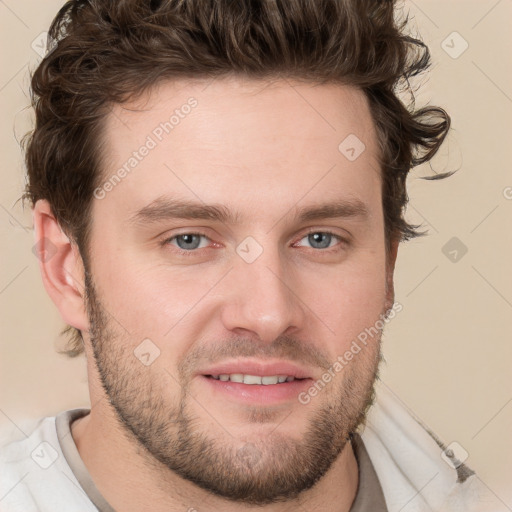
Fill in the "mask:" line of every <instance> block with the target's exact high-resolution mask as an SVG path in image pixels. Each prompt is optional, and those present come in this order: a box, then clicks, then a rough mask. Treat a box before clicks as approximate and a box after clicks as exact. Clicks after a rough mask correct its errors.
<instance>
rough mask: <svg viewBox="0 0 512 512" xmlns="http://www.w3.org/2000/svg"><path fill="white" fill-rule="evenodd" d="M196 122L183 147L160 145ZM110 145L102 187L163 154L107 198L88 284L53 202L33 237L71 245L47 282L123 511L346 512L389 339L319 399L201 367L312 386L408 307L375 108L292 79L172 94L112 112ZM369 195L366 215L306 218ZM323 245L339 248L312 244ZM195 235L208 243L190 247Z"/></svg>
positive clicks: (111, 497)
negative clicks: (276, 371)
mask: <svg viewBox="0 0 512 512" xmlns="http://www.w3.org/2000/svg"><path fill="white" fill-rule="evenodd" d="M190 98H194V100H195V102H196V103H195V106H194V107H193V108H192V109H190V112H189V113H188V114H186V115H185V114H183V113H184V112H185V111H187V112H188V111H189V109H183V108H182V106H183V105H185V104H187V102H189V101H190ZM180 108H181V110H180V112H179V113H180V114H181V115H179V116H178V117H179V122H178V123H177V124H176V125H175V126H174V127H173V128H172V130H169V133H165V132H164V133H160V132H159V131H158V130H157V131H156V132H155V129H156V128H157V127H158V126H160V123H162V122H165V121H166V120H169V117H170V115H171V114H172V112H173V111H175V110H176V109H180ZM155 133H157V134H160V136H161V140H158V137H157V135H155ZM349 134H355V135H357V137H358V138H359V139H360V140H361V141H362V142H363V143H364V145H365V150H364V151H363V152H362V153H361V155H360V156H359V157H358V158H357V159H355V160H354V161H350V160H349V159H347V158H346V156H345V155H344V154H342V153H341V152H340V151H339V149H338V146H339V144H340V143H341V142H342V141H343V140H344V139H345V138H346V137H347V136H348V135H349ZM103 136H104V137H105V140H106V146H105V151H104V167H105V173H104V177H105V180H108V179H109V178H110V177H111V176H112V175H113V174H115V173H116V171H117V170H118V169H119V168H122V166H123V165H124V164H125V163H126V162H127V161H128V159H129V158H130V156H133V151H136V150H138V149H139V148H140V147H141V146H142V145H143V144H145V143H146V142H147V140H148V139H147V137H148V136H150V137H151V138H152V139H154V141H155V142H156V144H155V147H153V148H151V149H150V150H149V151H148V152H147V155H146V156H144V157H143V158H141V159H140V161H139V160H138V162H137V164H136V166H135V167H134V168H133V170H131V171H130V172H129V173H126V175H125V176H124V177H123V178H122V179H121V180H120V181H116V184H115V185H114V186H112V187H108V186H106V187H102V188H101V190H102V191H105V190H106V189H108V191H107V192H105V193H103V192H101V193H98V194H97V196H98V198H95V199H94V200H93V208H92V230H91V239H90V247H89V256H90V258H89V263H88V277H87V279H86V278H85V272H84V265H83V262H82V260H81V258H80V254H79V252H78V250H77V248H76V246H75V245H74V244H72V243H70V241H69V240H68V238H67V236H66V235H65V234H64V233H63V232H62V231H61V230H60V228H59V226H58V225H57V224H56V222H55V219H54V218H53V216H52V214H51V210H50V208H49V205H48V204H47V203H46V202H45V201H39V202H38V203H37V204H36V207H35V209H34V223H35V228H36V233H37V237H38V238H41V239H47V240H51V241H52V243H53V244H54V246H55V247H56V248H57V252H56V255H55V256H54V257H52V258H51V259H49V260H48V261H42V262H41V271H42V275H43V281H44V283H45V286H46V288H47V290H48V293H49V294H50V296H51V297H52V299H53V300H54V302H55V303H56V305H57V307H58V308H59V310H60V312H61V315H62V317H63V319H64V321H65V322H67V323H68V324H70V325H73V326H75V327H77V328H79V329H81V330H82V333H83V336H84V342H85V350H86V358H87V365H88V374H89V387H90V394H91V403H92V409H91V414H90V415H88V416H86V417H85V418H84V419H82V420H79V421H77V422H75V423H74V424H73V429H72V432H73V437H74V439H75V442H76V443H77V446H78V449H79V452H80V455H81V456H82V458H83V460H84V462H85V464H86V466H87V468H88V470H89V472H90V473H91V476H92V477H93V479H94V481H95V483H96V485H97V487H98V489H99V490H100V492H101V493H102V494H103V495H104V496H105V498H106V499H107V500H108V501H109V502H110V503H111V505H112V506H113V507H114V508H116V509H118V510H126V511H129V510H140V507H141V506H143V505H144V504H148V503H150V504H151V508H152V510H187V509H188V508H195V509H197V510H225V511H229V510H243V509H245V508H252V507H251V504H252V505H254V504H257V505H260V508H259V509H261V510H267V509H268V510H276V511H278V510H279V511H280V510H297V506H299V505H300V506H308V507H313V509H314V510H340V511H344V510H345V511H346V510H349V508H350V505H351V503H352V501H353V499H354V496H355V493H356V490H357V483H358V474H357V463H356V461H355V458H354V455H353V452H352V449H351V446H350V443H349V442H348V443H347V439H348V435H349V433H350V432H353V431H354V430H355V429H356V428H357V426H358V425H359V424H360V422H361V421H362V420H363V419H364V414H365V412H366V410H367V407H368V405H369V404H370V402H371V396H372V388H373V384H374V380H375V378H376V372H377V368H378V363H379V360H380V335H379V336H375V337H374V339H372V340H371V341H370V342H369V343H368V345H367V346H365V347H364V348H363V350H361V351H360V352H359V353H358V354H357V355H355V356H354V358H353V359H352V360H351V361H350V363H349V364H347V365H346V367H344V368H343V370H342V371H340V372H337V373H336V376H335V377H334V378H333V379H332V381H331V382H329V384H328V385H326V387H325V388H324V389H322V390H321V391H320V392H318V394H317V395H316V396H314V397H313V398H312V399H311V401H310V402H309V403H307V404H304V403H301V402H300V401H299V400H298V397H297V393H293V394H291V395H290V397H288V398H285V399H280V400H275V399H272V398H269V397H267V396H266V395H265V394H264V393H260V395H258V396H257V397H254V396H253V397H252V398H251V397H249V398H248V397H247V396H244V394H243V392H239V391H238V392H235V391H226V390H223V389H222V390H221V389H220V388H219V387H218V386H217V384H212V381H211V379H209V378H208V377H205V376H204V373H205V371H206V369H208V367H211V365H213V364H214V363H225V362H229V363H233V364H237V363H240V362H252V363H278V362H282V361H286V362H290V363H293V364H294V365H296V366H298V367H300V368H301V370H302V371H303V373H304V374H305V375H306V376H307V377H309V379H310V380H309V381H306V382H305V383H304V389H306V390H307V389H308V387H309V386H310V385H311V384H313V383H314V381H316V380H318V379H319V378H321V376H322V375H323V374H324V373H325V372H326V371H327V370H328V369H329V368H330V367H332V365H333V363H334V362H335V361H336V360H337V358H338V356H339V355H341V354H344V353H345V352H346V351H347V350H348V349H349V348H350V345H351V342H352V341H353V340H354V339H356V337H357V336H358V334H359V333H361V332H362V331H364V330H365V328H368V327H371V326H373V325H375V323H376V321H377V320H379V319H380V318H381V315H383V314H384V313H385V312H386V310H388V309H389V308H390V307H391V306H392V304H393V300H394V292H393V270H394V263H395V259H396V251H397V245H398V244H397V242H394V243H393V244H392V250H391V251H390V253H389V254H386V250H385V239H384V217H383V212H382V197H381V179H380V175H379V166H378V146H377V139H376V134H375V131H374V127H373V122H372V120H371V114H370V112H369V109H368V104H367V102H366V99H365V97H364V95H363V94H362V93H361V92H360V91H358V90H356V89H353V88H350V87H348V86H340V85H321V86H319V85H316V86H313V85H310V84H303V83H302V84H301V83H297V82H292V81H289V80H282V81H281V80H280V81H275V82H272V83H269V82H258V81H250V80H242V79H240V78H230V79H218V80H216V81H214V82H212V83H206V82H199V81H198V82H189V81H187V82H185V81H182V82H176V83H164V84H161V85H160V86H159V87H157V88H155V89H154V90H153V91H152V93H151V95H150V96H145V97H143V98H139V99H137V100H136V101H132V102H131V103H129V104H124V105H122V106H119V105H117V106H114V108H113V111H112V113H111V114H109V115H108V117H107V118H106V122H105V126H104V131H103ZM150 145H151V144H150ZM143 152H144V151H143ZM139 156H140V154H139ZM169 198H173V199H179V200H182V201H195V202H198V203H200V204H201V205H204V204H207V205H212V204H216V205H222V207H224V208H225V209H228V210H229V211H230V212H236V213H237V217H236V220H237V222H236V223H235V222H232V220H234V219H225V220H223V221H219V220H213V219H209V218H203V219H175V218H160V217H161V216H160V215H158V216H157V215H156V214H155V210H154V209H153V210H152V213H151V215H149V213H148V208H147V207H148V205H153V206H155V205H161V204H162V202H164V200H165V199H169ZM356 200H357V201H359V202H360V203H362V204H363V205H364V206H365V208H366V212H367V213H366V215H357V216H349V217H342V218H322V219H314V220H308V221H299V219H298V217H297V215H298V210H299V209H302V208H309V207H312V206H319V205H322V204H325V203H329V202H334V201H337V202H340V201H352V202H354V201H356ZM144 208H146V210H145V211H146V215H145V216H144V215H143V216H141V215H139V216H138V217H137V215H136V214H137V212H140V211H141V210H142V209H144ZM160 213H161V210H160ZM157 217H158V218H157ZM326 232H332V233H334V235H336V236H333V237H332V238H329V237H328V236H327V237H325V235H324V237H322V236H321V235H320V236H319V235H316V237H313V236H308V234H310V233H320V234H321V233H326ZM194 233H200V234H202V235H204V236H203V237H200V238H186V237H185V239H183V238H181V239H179V240H180V241H179V242H178V238H176V237H177V236H178V235H184V234H194ZM173 237H174V238H173ZM247 237H251V238H250V239H248V238H247ZM338 237H340V238H338ZM194 241H196V242H198V244H197V248H194V247H195V245H194V243H193V242H194ZM324 243H325V245H322V244H324ZM191 247H192V248H193V249H192V250H191V249H190V248H191ZM180 248H181V249H182V250H181V252H180ZM184 248H185V249H184ZM237 248H238V250H237ZM240 248H242V249H243V251H240ZM185 252H187V253H188V254H184V253H185ZM249 256H251V257H254V256H257V257H255V259H254V260H253V261H251V262H248V260H247V258H248V257H249ZM244 258H245V259H244ZM143 340H146V341H145V342H144V344H143V345H141V342H143ZM147 340H150V341H147ZM138 347H141V348H138ZM141 354H146V355H144V356H143V357H142V358H141ZM147 354H149V356H148V355H147ZM137 355H138V356H139V357H137ZM142 360H144V361H145V362H146V363H147V362H148V360H150V361H151V364H147V365H146V364H144V363H143V362H142ZM230 373H231V372H230ZM242 373H249V372H242ZM242 386H243V385H242ZM276 386H279V385H276ZM247 387H249V386H247ZM258 387H260V386H258ZM262 387H263V386H261V388H262Z"/></svg>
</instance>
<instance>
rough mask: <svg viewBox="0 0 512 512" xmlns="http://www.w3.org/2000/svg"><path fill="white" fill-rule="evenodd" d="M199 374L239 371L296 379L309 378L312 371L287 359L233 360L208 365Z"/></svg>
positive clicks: (247, 373) (243, 373)
mask: <svg viewBox="0 0 512 512" xmlns="http://www.w3.org/2000/svg"><path fill="white" fill-rule="evenodd" d="M197 373H198V374H199V375H231V374H234V373H241V374H242V375H259V376H261V377H266V376H272V375H286V376H287V377H295V378H296V379H307V378H311V375H312V372H311V371H308V369H307V368H305V367H303V366H301V365H298V364H296V363H292V362H289V361H282V360H281V361H279V360H273V361H268V360H267V361H263V360H254V359H247V360H240V359H237V360H234V361H224V362H222V363H218V364H215V365H213V366H209V367H208V368H204V369H202V370H200V371H198V372H197Z"/></svg>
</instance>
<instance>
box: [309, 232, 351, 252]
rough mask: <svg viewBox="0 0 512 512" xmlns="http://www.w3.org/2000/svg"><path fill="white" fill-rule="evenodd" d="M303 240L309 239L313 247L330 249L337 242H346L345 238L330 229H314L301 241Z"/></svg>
mask: <svg viewBox="0 0 512 512" xmlns="http://www.w3.org/2000/svg"><path fill="white" fill-rule="evenodd" d="M302 240H307V242H308V243H309V244H311V247H312V248H313V249H330V248H331V247H333V246H335V245H337V244H336V242H344V240H343V238H341V237H340V236H338V235H336V234H334V233H331V232H330V231H312V232H311V233H308V234H307V235H306V236H305V237H304V238H301V240H300V241H301V242H302Z"/></svg>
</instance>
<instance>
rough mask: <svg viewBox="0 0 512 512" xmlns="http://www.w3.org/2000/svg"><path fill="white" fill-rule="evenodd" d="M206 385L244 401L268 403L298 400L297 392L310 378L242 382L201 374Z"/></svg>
mask: <svg viewBox="0 0 512 512" xmlns="http://www.w3.org/2000/svg"><path fill="white" fill-rule="evenodd" d="M201 379H202V380H203V381H204V382H205V383H206V385H209V386H211V388H212V389H213V390H215V392H219V393H224V394H226V395H228V396H229V397H230V398H234V399H238V400H241V401H244V402H257V403H260V404H262V405H269V404H274V403H279V402H289V401H292V400H295V401H298V396H299V393H301V392H302V391H305V390H306V389H307V388H308V387H309V386H311V379H301V380H292V381H291V382H283V383H281V384H267V385H264V384H242V383H240V382H231V381H222V380H217V379H214V378H212V377H207V376H205V375H201Z"/></svg>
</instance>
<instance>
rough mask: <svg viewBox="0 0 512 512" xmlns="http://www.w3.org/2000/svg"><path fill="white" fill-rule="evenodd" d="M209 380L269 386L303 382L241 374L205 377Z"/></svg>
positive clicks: (287, 376)
mask: <svg viewBox="0 0 512 512" xmlns="http://www.w3.org/2000/svg"><path fill="white" fill-rule="evenodd" d="M206 377H209V378H211V379H215V380H220V381H223V382H228V381H229V382H237V383H239V384H248V385H263V386H269V385H272V384H284V383H285V382H292V381H294V380H305V379H299V378H297V377H293V376H291V375H264V376H262V375H247V374H242V373H230V374H226V373H223V374H220V375H206Z"/></svg>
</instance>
